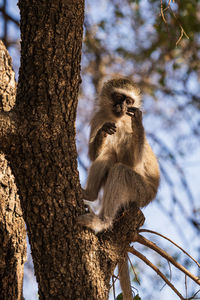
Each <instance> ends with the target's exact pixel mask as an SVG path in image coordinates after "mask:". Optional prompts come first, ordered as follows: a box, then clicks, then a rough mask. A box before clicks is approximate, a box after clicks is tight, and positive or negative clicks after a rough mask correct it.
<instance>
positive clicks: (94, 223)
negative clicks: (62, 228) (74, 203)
mask: <svg viewBox="0 0 200 300" xmlns="http://www.w3.org/2000/svg"><path fill="white" fill-rule="evenodd" d="M77 221H78V224H80V225H81V226H85V227H88V228H90V229H92V230H93V231H94V232H95V233H98V232H101V231H103V230H106V229H108V228H109V227H111V225H112V224H111V223H110V222H108V221H107V222H104V221H103V220H101V219H100V218H99V217H98V216H97V215H95V214H94V213H92V212H90V213H89V214H85V215H81V216H79V217H78V218H77Z"/></svg>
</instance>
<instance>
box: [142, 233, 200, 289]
mask: <svg viewBox="0 0 200 300" xmlns="http://www.w3.org/2000/svg"><path fill="white" fill-rule="evenodd" d="M137 242H138V243H140V244H142V245H144V246H146V247H148V248H151V249H153V250H154V251H156V252H157V253H159V254H160V255H161V256H162V257H164V258H165V259H167V260H168V261H170V262H171V263H172V264H173V265H174V266H175V267H176V268H177V269H179V270H180V271H182V272H183V273H184V274H186V275H187V276H189V277H190V278H191V279H192V280H193V281H194V282H196V283H197V284H200V278H198V277H197V276H195V275H193V274H192V273H190V272H189V271H188V270H187V269H186V268H185V267H183V266H182V265H181V264H179V263H178V262H177V261H175V259H173V258H172V257H171V256H170V255H169V254H168V253H167V252H165V251H164V250H163V249H161V248H160V247H158V246H157V245H156V244H155V243H153V242H151V241H149V240H147V239H146V238H144V237H143V236H141V235H140V234H138V237H137Z"/></svg>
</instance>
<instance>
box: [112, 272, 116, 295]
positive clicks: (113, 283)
mask: <svg viewBox="0 0 200 300" xmlns="http://www.w3.org/2000/svg"><path fill="white" fill-rule="evenodd" d="M112 287H113V297H114V300H115V299H116V297H115V282H114V279H113V276H112Z"/></svg>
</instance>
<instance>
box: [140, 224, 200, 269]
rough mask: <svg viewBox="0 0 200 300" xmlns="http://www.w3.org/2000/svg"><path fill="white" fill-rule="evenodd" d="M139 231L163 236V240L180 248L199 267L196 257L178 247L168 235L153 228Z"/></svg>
mask: <svg viewBox="0 0 200 300" xmlns="http://www.w3.org/2000/svg"><path fill="white" fill-rule="evenodd" d="M138 232H139V233H140V232H148V233H153V234H156V235H158V236H160V237H162V238H164V239H165V240H167V241H169V242H170V243H172V244H173V245H174V246H176V247H177V248H178V249H180V250H181V251H182V252H183V253H184V254H186V255H187V256H188V257H189V258H191V259H192V260H193V261H194V262H195V263H196V264H197V266H198V267H199V268H200V264H199V263H198V261H196V259H194V258H193V257H192V256H191V255H190V254H189V253H188V252H187V251H185V250H184V249H183V248H182V247H180V246H179V245H177V244H176V243H175V242H174V241H172V240H171V239H169V238H168V237H166V236H165V235H163V234H161V233H158V232H156V231H153V230H149V229H140V230H139V231H138Z"/></svg>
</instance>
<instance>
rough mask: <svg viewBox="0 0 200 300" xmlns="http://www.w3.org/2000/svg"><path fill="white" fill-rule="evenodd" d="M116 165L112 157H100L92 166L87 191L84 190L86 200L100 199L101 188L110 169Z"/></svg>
mask: <svg viewBox="0 0 200 300" xmlns="http://www.w3.org/2000/svg"><path fill="white" fill-rule="evenodd" d="M113 164H114V162H113V159H112V156H110V159H109V160H108V159H107V157H106V156H104V157H103V156H102V157H101V156H99V157H98V158H97V159H96V160H95V161H94V162H93V163H92V165H91V167H90V170H89V175H88V179H87V185H86V189H85V190H83V198H84V199H85V200H89V201H94V200H96V199H97V197H98V193H99V190H100V188H101V186H102V185H103V184H104V183H105V181H106V178H107V174H108V172H109V169H110V168H111V166H112V165H113Z"/></svg>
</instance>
